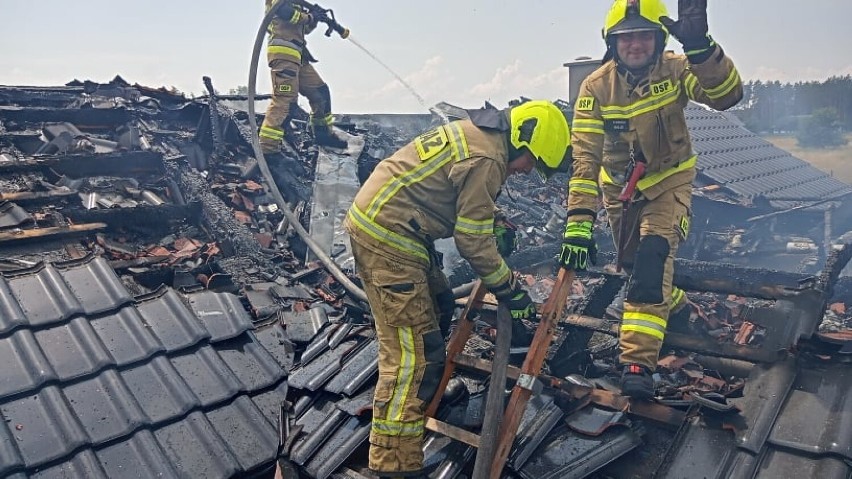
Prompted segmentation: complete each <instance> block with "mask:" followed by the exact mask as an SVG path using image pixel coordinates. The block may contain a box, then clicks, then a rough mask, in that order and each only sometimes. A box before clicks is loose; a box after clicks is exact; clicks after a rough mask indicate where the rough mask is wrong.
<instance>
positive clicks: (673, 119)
mask: <svg viewBox="0 0 852 479" xmlns="http://www.w3.org/2000/svg"><path fill="white" fill-rule="evenodd" d="M741 97H742V81H741V80H740V76H739V74H738V73H737V70H736V68H735V67H734V64H733V62H732V61H731V60H730V59H729V58H728V57H727V56H726V55H725V54H724V52H723V51H722V49H721V47H719V46H718V45H716V46H714V51H713V52H712V54H711V55H710V56H709V57H708V58H707V59H706V60H705V61H703V62H701V63H691V62H690V61H689V59H688V58H687V57H686V56H685V55H677V54H674V53H672V52H664V53H662V54H661V55H660V58H659V59H658V60H657V62H656V63H655V64H654V65H652V66H651V67H650V70H649V71H648V74H647V75H645V76H643V77H641V78H635V77H633V76H632V75H631V73H630V72H629V71H626V70H624V69H622V68H620V67H619V66H618V65H617V63H616V61H615V60H610V61H608V62H606V63H605V64H604V65H602V66H601V67H600V68H599V69H598V70H596V71H595V72H593V73H592V74H591V75H590V76H589V77H587V78H586V79H585V80H584V82H583V83H582V85H581V87H580V93H579V95H578V97H577V100H576V102H575V104H574V121H573V124H572V127H571V129H572V135H573V136H572V144H573V147H574V151H573V156H574V171H573V175H572V177H571V180H570V181H569V186H568V192H569V193H568V220H569V221H586V220H591V221H594V219H595V216H596V213H597V209H598V208H597V207H598V195H599V194H601V193H602V195H603V204H604V206H605V208H606V211H607V214H608V218H609V222H610V226H611V227H612V232H613V236H614V240H615V244H617V245H618V244H622V245H623V250H622V251H621V254H622V257H623V258H624V261H623V264H624V267H625V270H627V271H628V272H629V273H630V279H629V281H628V284H627V293H626V297H625V301H624V313H623V317H622V325H621V336H620V343H621V356H620V361H621V362H622V363H624V364H640V365H642V366H645V367H647V368H648V369H650V370H652V371H653V370H654V369H655V368H656V364H657V358H658V355H659V351H660V347H661V346H662V342H663V339H664V338H665V333H666V330H667V327H668V317H669V313H670V312H671V311H673V310H675V309H680V308H681V307H683V306H685V304H686V300H685V295H684V294H683V291H682V290H680V289H678V288H676V287H674V286H673V284H672V278H673V276H674V257H675V255H676V253H677V248H678V245H679V243H680V242H682V241H684V240H685V239H686V237H687V234H688V231H689V223H690V217H689V216H690V212H689V211H690V205H691V196H690V195H691V191H692V189H691V188H692V186H691V184H692V181H693V180H694V178H695V174H696V173H695V171H696V170H695V167H696V162H697V156H696V154H695V152H694V151H693V149H692V142H691V140H690V137H689V131H688V130H687V126H686V117H685V115H684V111H683V110H684V108H686V106H687V103H688V102H689V100H694V101H697V102H700V103H703V104H706V105H708V106H710V107H713V108H715V109H719V110H724V109H727V108H730V107H731V106H733V105H734V104H736V103H737V102H738V101H739V100H740V98H741ZM632 161H644V162H645V164H646V172H645V174H644V176H643V177H642V178H641V179H640V180H639V182H638V184H637V186H636V187H637V190H638V192H636V193H635V194H634V197H633V198H632V200H635V204H633V205H632V206H630V208H629V209H628V210H627V211H626V212H625V211H624V209H623V203H622V202H621V201H619V198H618V197H619V194H620V192H621V188H622V185H623V184H624V182H625V176H626V174H627V172H626V171H627V169H628V166H629V165H630V164H631V162H632ZM623 222H624V226H626V228H623V229H622V223H623ZM622 231H623V232H624V234H625V238H620V237H619V235H620V234H621V232H622Z"/></svg>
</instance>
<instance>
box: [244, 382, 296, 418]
mask: <svg viewBox="0 0 852 479" xmlns="http://www.w3.org/2000/svg"><path fill="white" fill-rule="evenodd" d="M287 390H288V386H287V383H286V382H282V383H281V384H279V385H278V386H277V387H276V388H275V389H271V390H269V391H266V392H264V393H261V394H258V395H256V396H254V397H252V398H251V399H252V401H254V404H255V405H256V406H257V407H258V408H259V409H260V412H262V413H263V415H264V416H265V417H266V420H267V421H269V423H270V424H275V425H276V426H275V427H276V428H277V427H278V421H279V420H280V415H281V404H282V403H284V402H285V398H286V397H287Z"/></svg>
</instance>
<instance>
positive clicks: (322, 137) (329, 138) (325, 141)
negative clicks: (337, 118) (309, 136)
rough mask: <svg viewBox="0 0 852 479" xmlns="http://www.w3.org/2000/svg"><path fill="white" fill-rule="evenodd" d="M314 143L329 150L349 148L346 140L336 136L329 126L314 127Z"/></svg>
mask: <svg viewBox="0 0 852 479" xmlns="http://www.w3.org/2000/svg"><path fill="white" fill-rule="evenodd" d="M314 141H315V142H316V144H317V145H321V146H327V147H329V148H341V149H346V148H347V147H348V146H349V143H347V142H346V140H344V139H342V138H340V137H338V136H337V135H335V134H334V132H333V131H331V127H328V126H314Z"/></svg>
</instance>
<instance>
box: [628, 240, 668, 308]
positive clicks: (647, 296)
mask: <svg viewBox="0 0 852 479" xmlns="http://www.w3.org/2000/svg"><path fill="white" fill-rule="evenodd" d="M669 251H670V248H669V242H668V240H666V239H665V238H663V237H662V236H658V235H649V236H644V237H642V239H641V240H639V247H638V248H637V249H636V261H635V262H634V264H633V274H632V275H630V281H629V283H628V284H627V301H629V302H631V303H641V304H660V303H662V302H663V276H664V275H665V272H666V259H667V258H668V256H669Z"/></svg>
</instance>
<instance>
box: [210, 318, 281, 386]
mask: <svg viewBox="0 0 852 479" xmlns="http://www.w3.org/2000/svg"><path fill="white" fill-rule="evenodd" d="M216 348H217V349H216V351H217V353H218V354H219V356H220V357H221V358H222V359H223V360H224V361H225V364H227V365H228V367H229V368H230V369H231V371H233V372H234V374H235V375H236V376H237V377H238V378H239V380H240V382H241V383H242V384H243V387H244V388H245V389H244V390H246V391H257V390H259V389H264V388H266V387H268V386H271V385H272V384H274V383H276V382H278V380H279V379H281V378H283V377H285V376H286V374H285V372H284V370H282V369H281V366H280V365H279V364H278V363H277V362H276V361H275V359H274V358H273V357H272V356H271V355H270V354H269V352H268V351H267V350H266V349H264V348H263V346H261V345H260V343H258V342H257V341H256V340H255V338H254V333H253V332H248V333H247V334H244V335H241V336H239V337H237V338H234V339H230V340H228V341H223V342H222V343H219V344H217V345H216Z"/></svg>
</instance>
